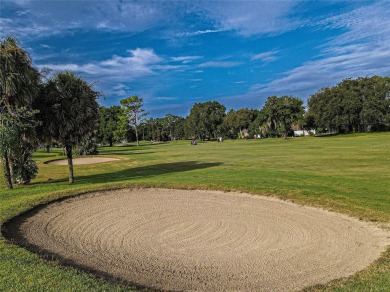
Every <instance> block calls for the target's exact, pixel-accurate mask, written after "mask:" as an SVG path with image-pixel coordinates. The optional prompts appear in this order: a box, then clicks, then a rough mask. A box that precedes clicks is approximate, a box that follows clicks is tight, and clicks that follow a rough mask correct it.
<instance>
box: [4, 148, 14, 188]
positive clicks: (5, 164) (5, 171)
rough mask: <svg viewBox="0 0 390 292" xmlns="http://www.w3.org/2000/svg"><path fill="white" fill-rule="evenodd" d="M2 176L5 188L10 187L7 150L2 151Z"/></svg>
mask: <svg viewBox="0 0 390 292" xmlns="http://www.w3.org/2000/svg"><path fill="white" fill-rule="evenodd" d="M3 167H4V178H5V183H6V185H7V189H12V188H13V186H12V180H11V170H10V168H9V159H8V150H5V151H4V156H3Z"/></svg>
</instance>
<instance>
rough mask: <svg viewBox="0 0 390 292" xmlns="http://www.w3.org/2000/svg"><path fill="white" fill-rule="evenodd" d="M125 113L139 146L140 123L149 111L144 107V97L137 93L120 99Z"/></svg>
mask: <svg viewBox="0 0 390 292" xmlns="http://www.w3.org/2000/svg"><path fill="white" fill-rule="evenodd" d="M120 103H121V105H122V108H123V114H124V116H125V117H126V118H127V121H128V124H129V125H130V126H132V127H133V129H134V131H135V136H136V140H137V146H139V139H138V125H139V124H140V123H141V122H142V121H143V119H144V118H145V116H146V115H147V113H145V110H144V109H143V105H144V103H143V99H142V98H139V97H138V96H136V95H133V96H131V97H128V98H125V99H122V100H121V101H120Z"/></svg>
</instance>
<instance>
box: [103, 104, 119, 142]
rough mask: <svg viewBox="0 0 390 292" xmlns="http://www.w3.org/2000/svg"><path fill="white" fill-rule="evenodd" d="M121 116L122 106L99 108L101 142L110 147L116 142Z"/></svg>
mask: <svg viewBox="0 0 390 292" xmlns="http://www.w3.org/2000/svg"><path fill="white" fill-rule="evenodd" d="M120 115H121V108H120V106H111V107H104V106H101V107H100V108H99V134H98V136H99V140H100V141H101V142H102V143H108V144H109V145H110V147H112V146H113V144H114V142H116V139H115V131H117V130H118V128H119V122H120V120H119V116H120Z"/></svg>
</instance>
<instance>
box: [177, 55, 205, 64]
mask: <svg viewBox="0 0 390 292" xmlns="http://www.w3.org/2000/svg"><path fill="white" fill-rule="evenodd" d="M202 58H203V57H201V56H181V57H172V58H171V59H172V61H175V62H182V63H183V64H187V63H190V62H192V61H194V60H198V59H202Z"/></svg>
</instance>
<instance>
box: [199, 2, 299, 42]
mask: <svg viewBox="0 0 390 292" xmlns="http://www.w3.org/2000/svg"><path fill="white" fill-rule="evenodd" d="M296 4H297V1H291V0H284V1H240V2H239V3H238V2H236V1H214V2H209V4H208V5H205V7H204V10H205V11H207V14H208V15H209V17H211V18H212V19H213V20H214V21H215V22H216V28H217V30H234V31H236V32H237V33H239V34H241V35H244V36H251V35H256V34H266V33H281V32H285V31H288V30H291V29H295V28H296V27H298V26H299V25H300V24H301V23H300V22H299V21H298V20H293V19H290V18H289V17H288V15H289V13H290V12H291V10H292V8H293V7H294V6H295V5H296Z"/></svg>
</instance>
